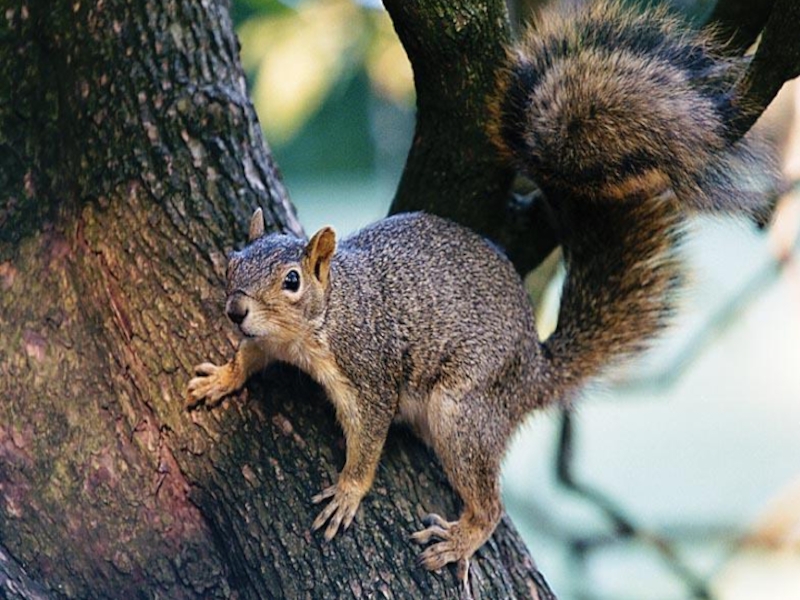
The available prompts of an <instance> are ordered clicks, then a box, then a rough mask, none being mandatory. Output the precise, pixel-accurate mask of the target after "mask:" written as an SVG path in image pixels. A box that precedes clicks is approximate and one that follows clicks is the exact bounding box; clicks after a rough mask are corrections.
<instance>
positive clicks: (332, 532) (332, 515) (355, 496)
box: [311, 482, 364, 542]
mask: <svg viewBox="0 0 800 600" xmlns="http://www.w3.org/2000/svg"><path fill="white" fill-rule="evenodd" d="M363 495H364V494H363V493H362V492H360V491H359V490H358V489H357V488H353V487H351V486H346V487H345V486H344V485H342V484H341V482H339V483H337V484H336V485H332V486H330V487H329V488H326V489H324V490H322V491H321V492H320V493H319V494H317V495H316V496H314V497H313V498H312V499H311V501H312V502H313V503H314V504H319V503H320V502H322V501H323V500H325V499H327V498H331V501H330V503H329V504H328V505H327V506H326V507H325V508H323V509H322V511H321V512H320V513H319V515H317V518H316V519H314V522H313V523H312V524H311V529H312V530H314V531H316V530H318V529H321V528H322V527H323V526H324V525H325V524H326V523H327V524H328V526H327V527H326V528H325V534H324V537H325V541H328V542H329V541H331V540H332V539H333V538H334V537H335V536H336V534H337V533H338V531H339V529H340V527H341V528H342V529H343V530H346V529H348V528H349V527H350V525H352V523H353V519H354V518H355V516H356V511H358V507H359V505H360V504H361V498H362V497H363Z"/></svg>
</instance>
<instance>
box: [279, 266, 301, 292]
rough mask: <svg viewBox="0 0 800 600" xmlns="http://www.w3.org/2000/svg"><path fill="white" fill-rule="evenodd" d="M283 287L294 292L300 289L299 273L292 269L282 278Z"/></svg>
mask: <svg viewBox="0 0 800 600" xmlns="http://www.w3.org/2000/svg"><path fill="white" fill-rule="evenodd" d="M283 289H285V290H288V291H290V292H296V291H297V290H299V289H300V273H298V272H297V271H296V270H295V269H292V270H291V271H289V272H288V273H287V274H286V277H284V278H283Z"/></svg>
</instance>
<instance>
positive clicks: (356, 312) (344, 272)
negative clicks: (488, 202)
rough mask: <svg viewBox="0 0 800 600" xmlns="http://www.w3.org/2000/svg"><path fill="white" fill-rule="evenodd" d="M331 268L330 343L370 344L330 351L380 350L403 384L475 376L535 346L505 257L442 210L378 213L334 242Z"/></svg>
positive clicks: (463, 382)
mask: <svg viewBox="0 0 800 600" xmlns="http://www.w3.org/2000/svg"><path fill="white" fill-rule="evenodd" d="M331 273H332V274H331V281H332V286H331V291H330V293H331V298H330V300H329V306H330V307H332V308H333V307H335V309H333V311H332V312H331V313H330V314H329V315H328V316H327V319H328V327H329V330H330V331H331V335H330V337H329V339H330V341H331V344H332V346H337V345H339V346H341V345H349V346H355V347H360V348H362V349H364V348H368V347H374V348H373V351H372V352H354V351H352V349H345V348H342V350H343V351H339V352H335V354H337V356H351V357H353V358H352V359H351V360H358V359H359V357H368V358H367V359H366V360H370V361H374V360H375V359H376V357H381V359H382V360H384V361H385V364H384V365H383V366H384V371H382V372H383V373H389V374H390V375H393V376H394V377H396V378H399V379H401V380H403V385H411V386H412V387H414V386H417V387H420V386H421V387H423V388H430V387H431V386H432V385H434V384H436V383H444V381H443V380H444V379H446V378H448V377H452V380H453V382H454V383H456V382H458V385H459V386H469V385H474V384H476V383H477V382H478V380H479V379H485V378H486V376H487V375H488V374H495V373H498V372H499V370H500V369H501V368H502V365H503V363H504V362H505V361H507V360H508V358H509V356H512V355H513V356H517V355H518V354H521V353H525V354H526V359H527V360H529V361H531V362H532V361H533V360H534V358H535V356H534V355H535V354H536V353H537V351H538V344H537V342H536V336H535V333H534V323H533V315H532V311H531V307H530V303H529V301H528V299H527V295H526V293H525V290H524V287H523V286H522V283H521V281H520V277H519V275H518V274H517V273H516V271H515V270H514V267H513V266H512V265H511V262H510V261H509V260H508V259H507V258H506V257H505V256H504V255H503V254H502V253H501V252H500V251H499V250H498V249H497V248H496V247H495V246H493V245H492V244H491V243H490V242H488V241H487V240H485V239H484V238H482V237H481V236H479V235H478V234H476V233H474V232H473V231H471V230H469V229H467V228H465V227H463V226H461V225H458V224H456V223H453V222H451V221H449V220H446V219H442V218H440V217H436V216H434V215H430V214H425V213H411V214H402V215H396V216H393V217H389V218H387V219H383V220H381V221H378V222H377V223H374V224H372V225H370V226H368V227H366V228H364V229H362V230H361V231H359V232H357V233H355V234H354V235H352V236H350V237H348V238H345V239H343V240H342V241H341V242H340V243H339V246H338V249H337V252H336V256H335V257H334V261H333V264H332V269H331ZM352 367H353V368H354V367H357V365H353V366H352ZM358 370H359V371H362V369H358ZM372 371H375V369H374V365H373V368H372ZM470 378H472V380H471V381H470ZM459 380H460V381H459Z"/></svg>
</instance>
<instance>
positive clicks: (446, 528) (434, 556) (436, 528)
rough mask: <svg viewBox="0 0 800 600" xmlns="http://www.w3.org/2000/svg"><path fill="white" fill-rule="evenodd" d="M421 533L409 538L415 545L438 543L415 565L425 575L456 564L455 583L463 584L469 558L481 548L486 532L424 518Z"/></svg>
mask: <svg viewBox="0 0 800 600" xmlns="http://www.w3.org/2000/svg"><path fill="white" fill-rule="evenodd" d="M423 523H424V524H425V525H428V527H426V528H425V529H423V530H421V531H417V532H416V533H414V534H412V535H411V539H412V540H413V541H414V542H415V543H417V544H427V543H428V542H430V541H431V540H440V541H438V542H436V543H435V544H432V545H431V546H428V548H426V549H425V551H423V552H422V554H420V556H419V563H420V564H421V565H422V566H423V567H425V568H426V569H428V570H429V571H438V570H439V569H441V568H442V567H444V566H445V565H447V564H448V563H457V570H458V574H459V579H461V580H462V581H466V579H467V576H468V573H469V558H470V556H472V554H473V553H474V552H475V550H476V549H477V548H478V547H479V546H480V545H481V544H483V541H484V540H485V538H486V532H484V531H481V530H478V529H476V528H471V527H469V526H468V525H467V524H465V523H462V522H461V521H445V520H444V519H443V518H442V517H440V516H439V515H436V514H430V515H426V516H425V518H424V519H423Z"/></svg>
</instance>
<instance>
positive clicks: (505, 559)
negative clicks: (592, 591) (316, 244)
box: [0, 0, 548, 598]
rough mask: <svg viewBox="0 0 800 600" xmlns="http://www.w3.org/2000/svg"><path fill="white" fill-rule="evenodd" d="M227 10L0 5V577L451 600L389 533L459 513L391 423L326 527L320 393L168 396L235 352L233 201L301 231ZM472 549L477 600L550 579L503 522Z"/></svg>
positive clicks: (291, 376) (330, 438) (450, 577)
mask: <svg viewBox="0 0 800 600" xmlns="http://www.w3.org/2000/svg"><path fill="white" fill-rule="evenodd" d="M227 8H228V7H227V4H226V3H225V2H224V1H217V0H205V1H200V0H195V1H193V0H129V1H127V2H126V1H123V0H72V1H70V2H44V1H40V0H39V1H33V0H30V1H23V2H16V3H14V4H9V3H8V2H7V1H6V2H4V4H3V10H2V12H1V13H0V19H2V25H1V26H0V27H2V30H0V39H1V40H2V42H0V43H2V46H0V86H2V87H1V88H0V403H1V404H0V411H1V412H0V588H4V590H3V592H2V593H0V595H3V594H7V595H9V596H11V597H15V596H23V597H28V596H33V595H34V594H35V593H36V590H37V586H38V589H41V590H44V593H47V594H48V595H52V596H54V597H59V596H64V597H82V598H89V597H91V598H101V597H108V598H123V597H134V596H135V597H168V598H192V597H198V598H200V597H202V598H214V597H241V598H251V597H283V598H304V597H308V598H338V597H351V596H352V597H362V596H363V597H373V596H377V595H379V594H384V595H386V596H388V597H404V596H405V597H415V598H421V597H429V598H445V597H456V596H458V595H459V593H460V592H459V588H458V586H457V584H456V581H455V576H454V573H453V572H452V570H448V571H446V572H443V573H441V574H438V575H436V574H430V573H428V572H426V571H424V570H423V569H421V568H419V567H417V566H416V564H415V559H416V556H417V554H418V549H417V548H415V547H412V545H411V544H410V542H409V540H408V538H409V535H410V534H411V533H412V532H413V531H415V530H417V529H419V528H420V527H421V523H420V515H422V514H424V513H425V512H430V511H434V512H439V513H442V514H446V515H451V516H455V515H456V514H457V512H458V507H457V506H456V503H455V502H456V501H455V498H454V495H453V493H452V492H451V491H450V490H449V488H448V487H447V485H446V483H445V481H444V478H443V476H442V475H441V471H440V469H439V467H438V466H437V465H436V464H435V461H434V460H432V457H431V455H430V454H429V453H428V452H427V451H426V450H425V449H423V448H422V447H421V446H420V444H419V443H418V442H416V441H415V440H414V439H413V438H411V437H410V436H408V435H406V434H403V433H402V432H399V433H395V434H393V435H391V436H390V440H389V444H388V447H387V449H386V451H385V455H384V458H383V461H382V463H381V468H380V470H379V473H378V477H377V481H376V483H375V486H374V489H373V491H372V492H371V493H370V494H369V495H368V496H367V498H366V499H365V502H364V504H363V508H362V512H361V515H360V521H359V522H358V523H357V524H356V525H355V527H354V528H351V530H350V531H348V532H347V533H346V534H344V535H341V536H340V537H339V538H337V539H336V540H335V541H334V542H332V543H331V544H327V545H326V544H324V543H323V541H322V538H321V536H319V535H315V534H312V533H310V531H309V529H310V524H311V522H312V520H313V517H314V516H315V513H316V510H317V507H314V506H313V505H312V504H311V502H310V497H311V495H312V494H314V493H316V492H317V491H319V490H320V489H322V488H323V487H324V486H326V485H328V484H329V483H331V481H332V480H333V479H334V477H335V475H336V471H337V469H338V468H340V467H341V465H342V463H343V440H342V435H341V433H340V431H339V430H338V428H337V427H336V425H335V422H334V417H333V413H332V411H331V410H330V409H329V408H328V405H327V403H326V401H325V400H324V397H323V394H322V392H321V391H320V389H319V388H317V387H316V386H315V385H313V384H312V383H311V382H310V381H309V380H308V379H307V378H306V377H304V376H302V375H300V374H299V373H298V372H297V371H294V370H291V369H288V368H274V369H272V370H270V371H268V372H267V373H266V374H264V375H263V376H262V377H260V378H257V379H256V381H255V382H254V383H253V385H251V386H250V388H249V391H247V392H244V393H242V394H241V395H240V396H239V397H238V398H237V399H234V400H231V401H229V402H227V403H226V404H225V405H224V406H223V407H222V408H220V409H217V410H215V411H211V412H209V411H197V412H194V413H188V412H187V411H186V410H184V404H183V393H184V389H185V385H186V382H187V380H188V378H189V377H190V372H191V368H192V366H193V365H194V364H196V363H197V362H200V361H202V360H205V359H212V360H215V361H218V362H219V361H223V360H225V359H226V358H228V357H229V356H230V355H231V353H232V351H233V348H234V344H235V338H234V336H233V334H232V331H231V329H230V328H229V327H228V326H227V325H226V323H225V320H224V318H223V316H222V310H221V301H222V298H223V293H224V284H223V281H224V271H225V256H226V253H227V252H229V251H230V250H231V249H233V248H234V247H236V246H238V245H241V244H242V242H243V240H244V238H245V228H246V224H247V220H248V217H249V214H250V213H251V212H252V210H253V209H254V208H255V207H256V206H259V205H260V206H263V207H264V208H265V212H266V215H267V221H268V225H269V226H270V227H271V228H273V229H276V228H281V227H283V228H286V229H289V230H291V231H295V232H299V230H300V227H299V224H298V223H297V221H296V219H295V217H294V214H293V211H292V207H291V206H290V204H289V202H288V200H287V196H286V194H285V192H284V189H283V187H282V185H281V183H280V180H279V178H278V176H277V172H276V169H275V166H274V165H273V163H272V161H271V158H270V155H269V152H268V150H267V149H266V147H265V145H264V142H263V140H262V139H261V133H260V130H259V127H258V123H257V121H256V118H255V116H254V113H253V110H252V107H251V105H250V103H249V101H248V100H247V96H246V89H245V82H244V77H243V75H242V71H241V67H240V65H239V59H238V45H237V41H236V39H235V36H234V34H233V32H232V26H231V22H230V19H229V15H228V10H227ZM473 564H474V566H473V570H472V582H473V585H477V586H479V588H480V593H481V596H482V597H483V598H509V597H516V596H523V597H529V596H535V595H536V594H537V592H536V590H537V589H538V590H539V592H538V593H539V594H541V596H540V597H543V598H544V597H548V596H547V590H546V585H545V584H543V581H542V579H541V577H540V576H539V575H538V573H537V572H536V570H535V568H534V566H533V564H532V561H531V559H530V557H529V555H528V554H527V552H526V550H525V549H524V547H523V545H522V543H521V542H520V540H519V538H518V536H517V534H516V533H515V532H514V530H513V528H512V527H511V525H510V524H509V523H508V521H507V520H504V521H503V523H502V524H501V526H500V527H499V528H498V531H497V533H496V534H495V535H494V536H493V538H492V540H491V542H490V543H489V544H488V545H487V546H486V547H485V548H484V549H483V550H481V551H480V552H479V554H478V557H477V559H476V560H475V561H473ZM20 567H21V568H23V569H24V573H23V572H22V570H21V569H20ZM26 577H27V578H29V579H30V580H26ZM9 582H11V583H9ZM14 582H16V583H14ZM24 586H28V587H27V588H25V587H24ZM24 589H27V590H28V592H24V591H20V590H24ZM14 590H17V591H14Z"/></svg>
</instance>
